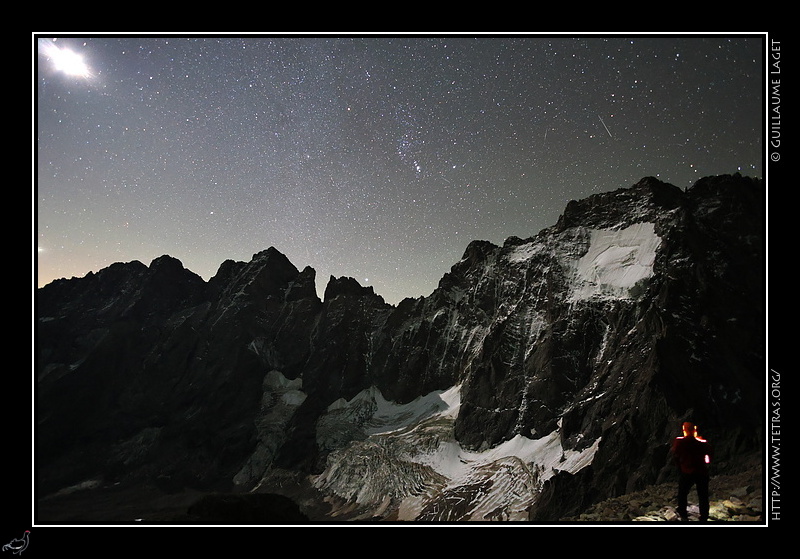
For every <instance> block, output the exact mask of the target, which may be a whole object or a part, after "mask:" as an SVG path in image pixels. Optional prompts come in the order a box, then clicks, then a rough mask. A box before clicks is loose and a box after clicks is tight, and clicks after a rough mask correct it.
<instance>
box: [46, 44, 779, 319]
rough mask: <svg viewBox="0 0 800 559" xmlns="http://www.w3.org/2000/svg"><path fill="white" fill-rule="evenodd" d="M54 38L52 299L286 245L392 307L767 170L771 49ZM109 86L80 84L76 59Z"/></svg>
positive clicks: (322, 281) (49, 204)
mask: <svg viewBox="0 0 800 559" xmlns="http://www.w3.org/2000/svg"><path fill="white" fill-rule="evenodd" d="M54 39H55V38H54V37H50V36H47V37H45V36H41V35H34V36H33V41H34V69H33V72H34V80H35V83H36V93H35V100H34V103H35V107H34V115H35V117H34V118H35V122H34V126H35V135H36V138H35V141H36V146H35V163H36V175H35V177H34V183H35V184H34V204H35V210H34V211H35V214H34V216H35V229H36V231H35V235H36V244H37V257H36V263H35V273H36V274H37V280H36V281H37V284H38V285H39V286H42V285H44V284H46V283H48V282H50V281H52V280H53V279H55V278H60V277H72V276H75V277H82V276H84V275H86V273H88V272H89V271H97V270H100V269H101V268H104V267H107V266H108V265H110V264H112V263H114V262H129V261H132V260H139V261H141V262H143V263H144V264H147V265H149V264H150V262H151V261H152V260H153V259H154V258H157V257H159V256H161V255H164V254H169V255H171V256H173V257H175V258H178V259H179V260H180V261H181V262H182V263H183V265H184V266H185V267H186V268H188V269H190V270H192V271H193V272H195V273H197V274H199V275H200V276H202V277H203V278H204V279H206V280H208V279H209V278H210V277H211V276H213V275H214V274H215V273H216V271H217V269H218V268H219V266H220V264H222V262H223V261H224V260H226V259H233V260H240V261H249V260H250V259H251V257H252V255H253V254H255V253H257V252H259V251H261V250H264V249H266V248H268V247H270V246H274V247H275V248H277V249H278V250H279V251H281V252H283V253H284V254H286V255H287V257H288V258H289V259H290V260H291V261H292V262H293V263H294V264H295V266H297V267H298V269H302V268H304V267H305V266H307V265H308V266H311V267H313V268H314V269H315V270H316V271H317V290H318V292H320V294H322V293H323V292H324V289H325V286H326V285H327V282H328V279H329V277H330V276H331V275H334V276H337V277H338V276H350V277H354V278H356V279H357V280H358V281H359V282H360V283H361V284H362V285H372V286H373V287H374V289H375V292H376V293H378V294H379V295H382V296H383V297H384V298H385V299H386V301H387V302H389V303H393V304H396V303H397V302H399V301H400V300H401V299H402V298H404V297H417V296H421V295H422V296H427V295H429V294H430V293H431V291H433V289H434V288H435V287H436V285H437V283H438V281H439V279H440V278H441V277H442V275H444V273H445V272H447V271H448V270H449V269H450V267H451V266H452V265H453V264H454V263H455V262H457V261H458V260H459V259H460V258H461V256H462V254H463V252H464V249H465V248H466V247H467V245H468V244H469V242H470V241H472V240H475V239H483V240H488V241H492V242H494V243H496V244H502V243H503V241H504V240H505V239H506V238H507V237H509V236H512V235H516V236H518V237H522V238H526V237H530V236H532V235H535V234H536V233H538V232H539V231H540V230H541V229H543V228H545V227H549V226H551V225H553V224H554V223H555V222H556V220H557V219H558V216H559V215H560V214H561V213H562V211H563V210H564V207H565V206H566V204H567V202H568V201H569V200H571V199H580V198H583V197H586V196H588V195H591V194H593V193H597V192H604V191H610V190H615V189H617V188H622V187H628V186H631V185H632V184H634V183H636V182H637V181H638V180H639V179H641V178H642V177H645V176H657V177H659V178H660V179H662V180H664V181H666V182H670V183H672V184H674V185H676V186H679V187H681V188H685V187H688V186H690V185H691V184H693V183H694V182H695V181H696V180H698V179H699V178H701V177H703V176H708V175H716V174H725V173H735V172H741V173H742V174H744V175H749V176H758V177H762V176H763V172H762V162H763V155H764V145H763V137H764V133H763V132H764V128H763V123H764V114H765V107H764V84H765V80H764V76H763V72H764V55H765V51H764V39H765V38H764V37H761V36H750V37H736V36H725V35H710V36H699V35H698V36H687V37H671V36H649V37H648V36H640V37H636V36H634V37H623V36H584V37H577V36H572V35H556V36H525V35H522V36H520V35H517V36H509V37H506V36H481V35H478V36H469V37H466V36H454V35H437V36H384V35H374V36H370V35H360V36H317V37H311V36H284V37H270V36H255V35H251V36H248V35H238V36H231V35H215V36H210V35H209V36H204V35H195V36H191V37H189V36H183V37H166V36H162V37H157V36H94V37H91V38H86V37H71V36H62V37H58V38H57V40H54ZM54 47H57V48H58V49H60V52H61V53H62V54H63V53H65V52H67V51H68V50H70V51H73V52H74V53H76V54H79V55H80V56H81V57H82V58H83V61H84V63H85V64H86V68H87V73H86V74H83V75H73V74H70V73H67V72H65V71H63V69H59V68H57V67H56V64H55V62H56V61H57V57H55V55H54V52H53V51H52V48H54Z"/></svg>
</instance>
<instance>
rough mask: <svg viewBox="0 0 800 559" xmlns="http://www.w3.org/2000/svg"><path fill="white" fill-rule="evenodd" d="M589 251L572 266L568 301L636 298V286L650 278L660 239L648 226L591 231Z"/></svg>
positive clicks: (651, 227)
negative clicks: (571, 283) (571, 285)
mask: <svg viewBox="0 0 800 559" xmlns="http://www.w3.org/2000/svg"><path fill="white" fill-rule="evenodd" d="M590 235H591V240H590V244H589V250H588V251H587V252H586V254H584V255H583V256H582V257H581V258H580V260H578V262H577V263H575V264H574V276H573V287H572V291H571V295H570V297H571V300H573V301H580V300H585V299H592V298H636V296H637V291H636V286H637V285H638V284H640V283H641V282H642V281H644V280H647V279H648V278H649V277H650V276H652V275H653V262H654V261H655V257H656V251H657V250H658V247H659V245H660V244H661V238H660V237H659V236H658V235H657V234H656V232H655V225H654V224H652V223H636V224H634V225H631V226H630V227H627V228H625V229H620V230H608V229H605V230H592V231H590Z"/></svg>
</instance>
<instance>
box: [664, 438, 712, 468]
mask: <svg viewBox="0 0 800 559" xmlns="http://www.w3.org/2000/svg"><path fill="white" fill-rule="evenodd" d="M713 455H714V449H713V448H712V447H711V444H709V443H708V442H707V441H706V440H705V439H696V438H694V437H676V438H675V440H674V441H673V442H672V456H673V458H674V459H675V464H676V465H677V466H678V468H680V470H681V472H682V473H684V474H707V473H708V464H709V463H710V462H711V458H712V456H713Z"/></svg>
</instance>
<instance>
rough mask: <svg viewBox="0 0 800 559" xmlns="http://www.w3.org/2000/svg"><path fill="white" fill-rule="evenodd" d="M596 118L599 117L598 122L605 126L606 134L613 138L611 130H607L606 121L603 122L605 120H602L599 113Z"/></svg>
mask: <svg viewBox="0 0 800 559" xmlns="http://www.w3.org/2000/svg"><path fill="white" fill-rule="evenodd" d="M597 118H599V119H600V122H601V123H602V124H603V128H605V129H606V132H608V135H609V136H610V137H611V138H613V137H614V136H611V132H609V130H608V126H606V123H605V122H603V117H601V116H600V115H597Z"/></svg>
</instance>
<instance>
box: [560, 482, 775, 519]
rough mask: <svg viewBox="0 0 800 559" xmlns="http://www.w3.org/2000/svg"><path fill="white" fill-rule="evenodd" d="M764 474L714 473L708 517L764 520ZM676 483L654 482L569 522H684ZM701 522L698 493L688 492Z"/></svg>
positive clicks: (691, 515) (691, 514)
mask: <svg viewBox="0 0 800 559" xmlns="http://www.w3.org/2000/svg"><path fill="white" fill-rule="evenodd" d="M762 490H763V477H762V472H761V470H760V469H753V470H749V471H747V472H743V473H739V474H734V475H724V476H723V475H720V476H713V477H712V478H711V481H710V483H709V493H710V510H709V520H710V521H716V522H762V521H763V520H764V519H765V517H764V513H763V502H762ZM677 500H678V484H677V482H670V483H663V484H659V485H652V486H649V487H647V488H646V489H644V490H642V491H637V492H635V493H629V494H627V495H623V496H621V497H616V498H613V499H608V500H606V501H603V502H601V503H598V504H596V505H594V506H592V507H591V508H590V509H588V510H587V511H586V512H584V513H582V514H580V515H579V516H577V517H570V518H565V519H562V520H563V521H567V522H570V521H571V522H678V523H680V522H681V519H680V517H679V516H678V512H677V507H676V504H677ZM694 521H699V510H698V507H697V493H695V491H694V489H693V490H692V491H691V492H690V493H689V522H694Z"/></svg>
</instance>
